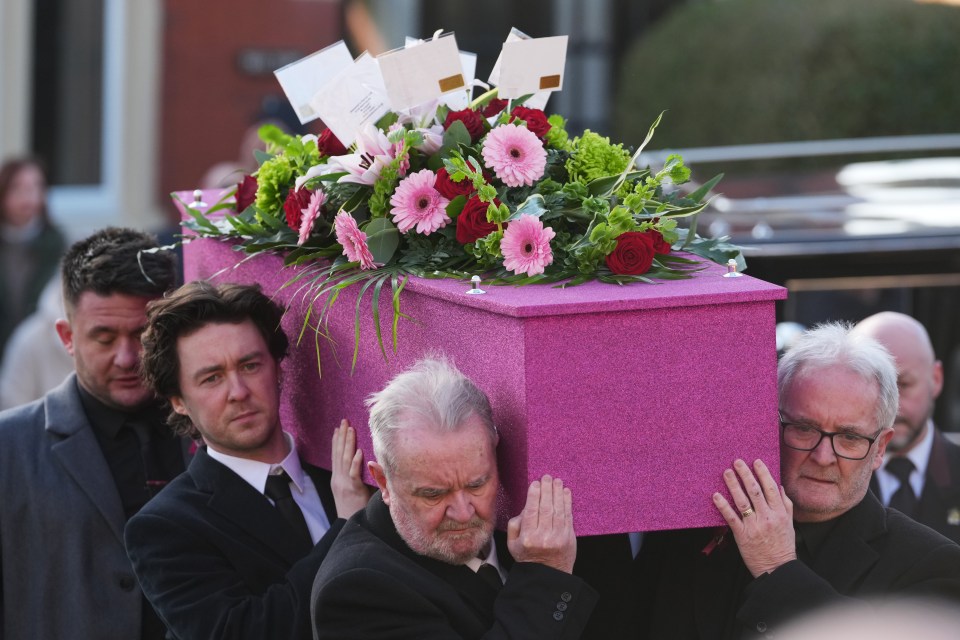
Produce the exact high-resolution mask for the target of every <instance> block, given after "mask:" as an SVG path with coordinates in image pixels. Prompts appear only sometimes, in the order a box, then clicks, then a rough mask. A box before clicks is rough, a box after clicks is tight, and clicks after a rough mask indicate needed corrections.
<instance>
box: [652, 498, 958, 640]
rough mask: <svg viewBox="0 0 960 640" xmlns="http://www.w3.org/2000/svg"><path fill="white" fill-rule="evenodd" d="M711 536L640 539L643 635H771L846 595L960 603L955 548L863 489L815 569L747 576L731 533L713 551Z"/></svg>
mask: <svg viewBox="0 0 960 640" xmlns="http://www.w3.org/2000/svg"><path fill="white" fill-rule="evenodd" d="M711 533H712V532H709V531H706V530H703V529H692V530H687V531H680V532H665V533H661V534H656V535H650V536H648V537H647V538H645V539H644V544H643V547H642V548H641V551H640V556H639V563H638V568H639V576H638V578H639V580H641V584H642V585H643V586H644V588H645V593H644V594H643V596H642V597H641V601H640V614H641V616H643V617H645V618H646V622H647V624H646V633H645V635H643V636H642V637H646V638H654V639H657V640H660V639H665V640H667V639H668V640H674V639H684V638H698V639H701V638H702V639H708V638H710V639H713V638H744V637H753V636H754V634H756V633H761V634H762V633H771V634H775V633H776V631H777V630H778V628H779V627H780V625H782V623H784V622H785V621H787V620H789V619H791V618H793V617H795V616H797V615H799V614H802V613H806V612H808V611H811V610H813V609H816V608H818V607H820V606H824V605H829V604H834V603H839V602H843V601H844V600H846V599H848V598H851V597H853V598H862V597H879V596H882V595H886V594H891V595H924V596H926V595H933V596H938V597H943V598H947V599H949V600H950V601H951V602H954V603H957V604H960V546H957V544H956V543H954V542H952V541H951V540H948V539H946V538H944V537H943V536H941V535H940V534H938V533H936V532H935V531H932V530H931V529H929V528H927V527H924V526H923V525H920V524H917V523H916V522H914V521H913V520H911V519H910V518H907V517H906V516H904V515H903V514H901V513H900V512H898V511H895V510H892V509H885V508H884V507H883V505H881V504H880V502H879V501H878V500H877V498H876V497H875V496H874V495H873V494H872V493H869V492H868V493H867V495H866V497H865V498H864V499H863V500H862V501H861V502H860V504H858V505H857V506H856V507H854V508H853V509H851V510H850V511H848V512H847V513H845V514H843V515H842V516H840V517H839V518H838V519H837V522H836V525H835V526H834V528H833V529H832V530H831V532H830V534H829V536H828V538H827V539H826V540H825V541H824V542H823V543H822V546H821V548H820V550H819V553H818V555H817V557H816V559H815V560H814V561H813V563H812V564H811V566H807V565H805V564H803V563H802V562H800V561H799V560H794V561H792V562H788V563H787V564H785V565H783V566H781V567H780V568H779V569H777V570H776V571H774V572H773V573H770V574H766V575H764V576H761V577H760V578H757V579H753V578H752V577H751V576H750V573H749V572H748V571H747V569H746V567H745V566H744V564H743V560H742V559H741V557H740V553H739V551H738V549H737V546H736V543H735V542H734V541H733V537H732V535H731V534H729V533H727V535H726V537H725V540H726V541H727V542H726V543H721V544H720V546H718V547H717V548H715V549H713V551H711V552H710V553H709V554H704V553H702V552H701V550H702V549H703V548H704V546H705V545H706V544H707V543H708V541H709V540H710V534H711Z"/></svg>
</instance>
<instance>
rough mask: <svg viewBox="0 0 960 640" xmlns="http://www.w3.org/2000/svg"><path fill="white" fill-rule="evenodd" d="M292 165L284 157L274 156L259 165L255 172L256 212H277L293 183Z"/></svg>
mask: <svg viewBox="0 0 960 640" xmlns="http://www.w3.org/2000/svg"><path fill="white" fill-rule="evenodd" d="M293 171H294V167H293V163H292V162H291V161H290V159H289V158H288V157H287V156H286V155H279V156H274V157H272V158H270V159H269V160H267V161H266V162H264V163H263V164H262V165H260V169H259V170H258V171H257V200H256V203H255V204H256V207H257V211H259V212H261V213H269V212H274V213H275V214H276V215H281V214H279V213H277V212H279V211H280V210H281V209H282V208H283V201H284V199H285V198H286V197H287V190H288V188H289V187H290V183H291V182H292V181H293Z"/></svg>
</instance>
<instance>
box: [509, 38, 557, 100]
mask: <svg viewBox="0 0 960 640" xmlns="http://www.w3.org/2000/svg"><path fill="white" fill-rule="evenodd" d="M566 58H567V36H552V37H549V38H530V39H528V40H517V41H515V42H504V43H503V49H502V50H501V52H500V77H499V81H500V82H499V84H498V85H497V86H498V87H499V88H500V92H499V95H500V97H501V98H519V97H520V96H524V95H527V94H531V93H538V92H543V91H546V92H550V91H559V90H560V89H562V88H563V68H564V65H565V63H566Z"/></svg>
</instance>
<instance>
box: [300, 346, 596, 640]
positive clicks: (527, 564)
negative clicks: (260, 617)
mask: <svg viewBox="0 0 960 640" xmlns="http://www.w3.org/2000/svg"><path fill="white" fill-rule="evenodd" d="M368 406H369V407H370V430H371V433H372V436H373V447H374V453H375V455H376V458H377V461H376V462H370V463H369V468H370V472H371V474H372V475H373V477H374V479H375V480H376V482H377V485H378V486H379V487H380V491H379V492H378V493H377V494H375V495H374V497H373V498H372V499H371V500H370V503H369V504H368V506H367V508H366V509H364V510H363V511H361V512H359V513H357V514H356V515H355V516H354V517H353V518H351V519H350V520H349V521H348V522H347V524H346V525H345V526H344V528H343V530H342V532H341V534H340V535H339V537H338V538H337V540H336V542H335V543H334V545H333V547H332V548H331V549H330V553H329V555H328V556H327V560H326V562H325V563H324V564H323V565H322V566H321V568H320V571H319V573H318V574H317V578H316V581H315V583H314V587H313V598H312V614H313V620H314V638H317V639H324V638H337V639H343V638H363V639H364V640H371V639H380V638H439V637H443V638H481V637H483V638H489V639H493V638H520V637H523V638H547V639H549V638H578V637H580V635H581V633H582V632H583V629H584V627H585V626H586V624H587V620H588V618H589V617H590V614H591V612H592V611H593V607H594V605H595V603H596V600H597V596H596V593H595V592H594V590H593V589H592V588H591V587H589V586H588V585H586V584H585V583H584V582H583V581H582V580H581V579H580V578H577V577H575V576H573V575H572V573H571V572H572V570H573V564H574V560H575V559H576V538H575V534H574V529H573V517H572V509H571V494H570V489H569V488H566V487H564V486H563V482H562V481H561V480H560V479H558V478H551V477H550V476H544V477H543V478H542V479H541V480H538V481H535V482H533V483H532V484H531V485H530V487H529V490H528V492H527V502H526V506H525V507H524V509H523V512H522V513H521V514H520V515H518V516H516V517H514V518H512V519H511V520H510V522H509V524H508V527H507V534H506V537H505V539H504V538H503V537H502V536H500V535H499V534H498V533H494V524H495V521H496V502H497V496H498V493H499V486H500V484H499V478H498V473H497V460H496V446H497V443H498V435H497V430H496V428H495V427H494V424H493V419H492V412H491V409H490V404H489V401H488V400H487V398H486V396H485V395H484V394H483V392H482V391H480V390H479V389H478V388H477V387H476V386H475V385H474V384H473V383H472V382H471V381H470V380H469V379H468V378H466V377H465V376H464V375H463V374H461V373H460V372H459V371H457V370H456V369H455V368H453V367H452V366H451V365H450V364H448V363H446V362H444V361H441V360H434V359H428V360H423V361H421V362H419V363H418V364H416V365H415V366H414V367H413V368H412V369H410V370H408V371H406V372H404V373H401V374H400V375H398V376H397V377H395V378H394V379H393V380H392V381H391V382H390V383H389V384H388V385H387V387H386V388H385V389H384V390H383V391H381V392H379V393H376V394H374V395H373V396H372V397H371V398H370V399H369V400H368Z"/></svg>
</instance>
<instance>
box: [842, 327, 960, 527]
mask: <svg viewBox="0 0 960 640" xmlns="http://www.w3.org/2000/svg"><path fill="white" fill-rule="evenodd" d="M854 332H855V333H861V334H864V335H867V336H870V337H871V338H874V339H875V340H877V341H878V342H880V344H882V345H883V346H884V347H886V348H887V350H888V351H890V353H891V354H892V355H893V357H894V359H895V360H896V363H897V387H898V388H899V391H900V406H899V409H898V410H897V419H896V421H895V422H894V425H893V428H894V435H893V439H892V440H890V443H889V444H888V445H887V452H886V455H885V456H884V460H883V465H882V466H881V467H880V468H879V469H877V471H875V472H874V475H873V479H872V480H871V483H870V487H871V489H872V490H873V491H874V493H876V494H877V495H878V496H879V498H880V500H881V501H882V502H883V504H884V505H885V506H888V507H893V508H894V509H897V510H899V511H902V512H904V513H905V514H907V515H908V516H910V517H911V518H913V519H914V520H916V521H917V522H920V523H922V524H925V525H927V526H928V527H930V528H931V529H935V530H936V531H939V532H940V533H942V534H943V535H945V536H947V537H948V538H950V539H952V540H954V541H955V542H960V446H958V445H956V444H953V443H952V442H950V441H949V440H947V439H946V438H945V437H944V436H943V434H942V433H940V431H939V430H938V429H937V428H936V427H935V426H934V424H933V408H934V404H935V403H936V400H937V396H939V395H940V391H941V390H942V388H943V365H942V364H941V363H940V361H939V360H937V359H936V356H935V355H934V353H933V346H932V345H931V343H930V336H929V335H928V334H927V331H926V329H924V327H923V325H922V324H920V323H919V322H917V321H916V320H914V319H913V318H911V317H910V316H907V315H904V314H902V313H895V312H892V311H884V312H883V313H878V314H876V315H872V316H870V317H869V318H866V319H864V320H863V321H861V322H860V323H859V324H858V325H857V326H856V328H854ZM901 478H903V479H904V480H905V481H904V480H901Z"/></svg>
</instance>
